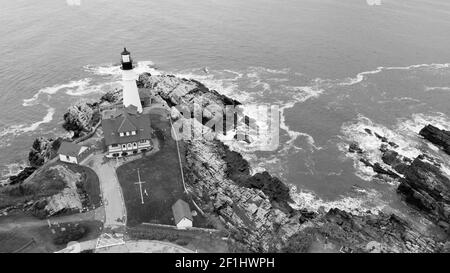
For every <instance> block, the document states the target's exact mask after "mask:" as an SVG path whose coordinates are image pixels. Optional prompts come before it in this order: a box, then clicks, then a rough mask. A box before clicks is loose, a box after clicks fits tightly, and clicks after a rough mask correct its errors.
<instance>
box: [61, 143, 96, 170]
mask: <svg viewBox="0 0 450 273" xmlns="http://www.w3.org/2000/svg"><path fill="white" fill-rule="evenodd" d="M88 154H89V148H88V147H86V146H81V145H78V144H76V143H73V142H68V141H63V142H61V146H59V150H58V155H59V160H61V161H63V162H68V163H75V164H79V163H80V162H81V161H82V160H83V159H85V158H86V157H87V156H88Z"/></svg>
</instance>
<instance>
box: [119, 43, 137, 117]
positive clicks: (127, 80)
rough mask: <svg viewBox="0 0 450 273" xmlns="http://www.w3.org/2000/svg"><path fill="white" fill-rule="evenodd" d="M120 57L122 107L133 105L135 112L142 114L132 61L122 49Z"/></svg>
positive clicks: (128, 54)
mask: <svg viewBox="0 0 450 273" xmlns="http://www.w3.org/2000/svg"><path fill="white" fill-rule="evenodd" d="M121 56H122V67H121V69H122V85H123V105H124V106H125V107H128V106H130V105H134V106H136V107H137V111H138V112H139V113H142V104H141V100H140V98H139V91H138V88H137V85H136V80H137V79H138V75H137V74H136V72H135V71H134V70H133V60H132V59H131V54H130V52H129V51H128V50H127V49H126V48H124V49H123V52H122V54H121Z"/></svg>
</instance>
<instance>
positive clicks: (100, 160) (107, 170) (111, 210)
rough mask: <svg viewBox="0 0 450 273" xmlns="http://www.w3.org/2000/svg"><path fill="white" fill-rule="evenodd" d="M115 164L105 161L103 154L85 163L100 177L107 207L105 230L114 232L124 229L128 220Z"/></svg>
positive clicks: (104, 202) (96, 155)
mask: <svg viewBox="0 0 450 273" xmlns="http://www.w3.org/2000/svg"><path fill="white" fill-rule="evenodd" d="M114 164H115V163H114V161H111V160H107V159H105V158H104V155H103V154H95V155H93V156H92V157H90V158H89V160H87V161H86V162H84V163H83V165H86V166H88V167H90V168H92V169H93V170H94V171H95V173H96V174H97V176H98V179H99V181H100V188H101V191H102V198H103V205H104V207H105V223H104V224H105V228H110V229H113V230H115V229H124V228H125V224H126V219H127V211H126V208H125V203H124V199H123V195H122V188H121V187H120V184H119V180H118V178H117V175H116V170H115V168H114V166H115V165H114Z"/></svg>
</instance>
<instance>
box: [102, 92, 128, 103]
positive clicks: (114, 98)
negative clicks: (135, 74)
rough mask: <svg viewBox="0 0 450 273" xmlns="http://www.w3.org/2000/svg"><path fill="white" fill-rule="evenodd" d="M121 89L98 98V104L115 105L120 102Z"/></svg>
mask: <svg viewBox="0 0 450 273" xmlns="http://www.w3.org/2000/svg"><path fill="white" fill-rule="evenodd" d="M122 91H123V90H122V89H114V90H110V91H108V92H106V93H105V94H104V95H103V96H102V97H101V98H100V102H99V103H100V104H101V103H105V102H106V103H110V104H113V103H117V102H120V101H121V100H122Z"/></svg>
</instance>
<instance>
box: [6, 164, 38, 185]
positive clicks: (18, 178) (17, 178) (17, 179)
mask: <svg viewBox="0 0 450 273" xmlns="http://www.w3.org/2000/svg"><path fill="white" fill-rule="evenodd" d="M35 170H36V167H31V166H30V167H26V168H25V169H23V170H22V171H21V172H20V173H18V174H17V175H12V176H10V177H9V181H10V183H9V184H10V185H14V184H18V183H21V182H23V181H24V180H25V179H27V178H28V177H29V176H30V175H31V174H32V173H34V171H35Z"/></svg>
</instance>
